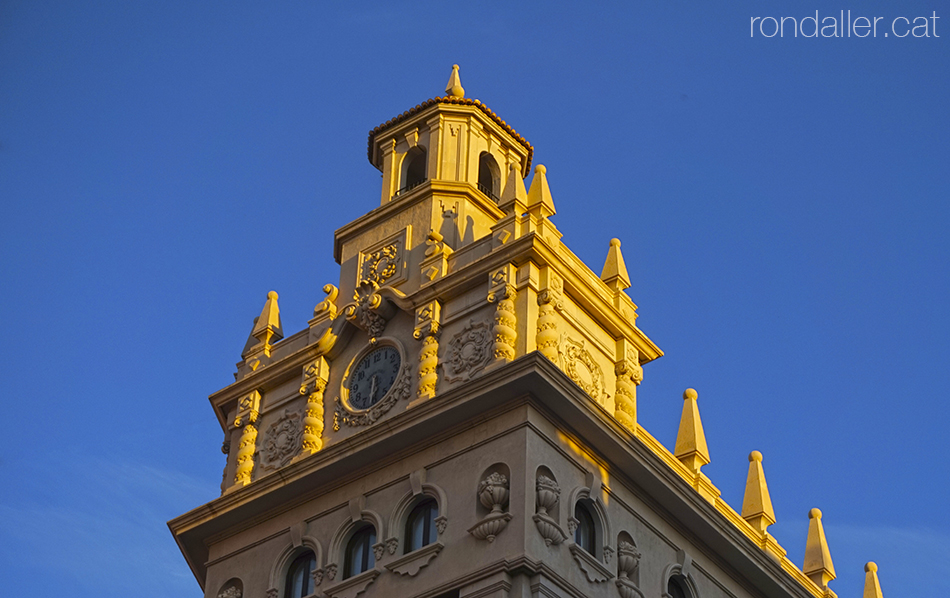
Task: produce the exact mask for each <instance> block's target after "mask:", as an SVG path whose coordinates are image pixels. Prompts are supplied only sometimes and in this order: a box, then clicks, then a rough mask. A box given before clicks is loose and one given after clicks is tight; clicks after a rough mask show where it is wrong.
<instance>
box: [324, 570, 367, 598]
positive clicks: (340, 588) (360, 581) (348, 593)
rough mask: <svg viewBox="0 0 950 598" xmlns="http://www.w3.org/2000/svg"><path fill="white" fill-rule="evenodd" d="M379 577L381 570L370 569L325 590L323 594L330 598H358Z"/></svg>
mask: <svg viewBox="0 0 950 598" xmlns="http://www.w3.org/2000/svg"><path fill="white" fill-rule="evenodd" d="M377 577H379V570H378V569H370V570H368V571H364V572H362V573H360V574H359V575H354V576H353V577H350V578H348V579H345V580H343V581H341V582H340V583H338V584H336V585H334V586H331V587H329V588H327V589H325V590H324V591H323V593H324V594H326V595H327V596H329V597H330V598H356V597H357V596H359V595H360V594H362V593H363V592H365V591H366V588H368V587H369V585H370V584H371V583H373V582H374V581H376V578H377Z"/></svg>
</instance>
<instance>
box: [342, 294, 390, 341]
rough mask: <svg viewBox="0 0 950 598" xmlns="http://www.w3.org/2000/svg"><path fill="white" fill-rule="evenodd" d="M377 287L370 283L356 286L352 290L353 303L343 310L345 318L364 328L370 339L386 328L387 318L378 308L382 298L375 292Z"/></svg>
mask: <svg viewBox="0 0 950 598" xmlns="http://www.w3.org/2000/svg"><path fill="white" fill-rule="evenodd" d="M378 288H379V287H377V286H374V285H372V284H370V283H364V284H361V285H359V286H357V287H356V290H355V291H354V292H353V301H354V303H350V304H349V305H347V306H346V307H345V308H344V310H343V313H344V315H345V316H346V319H347V320H349V321H351V322H353V323H354V324H356V325H357V326H358V327H359V328H362V329H363V330H365V331H366V332H367V333H368V334H369V336H370V339H371V340H375V339H376V337H378V336H382V334H383V331H384V330H385V329H386V321H387V318H386V317H384V315H383V313H382V310H381V309H380V308H382V307H383V298H382V296H381V295H379V294H378V293H377V292H376V290H377V289H378Z"/></svg>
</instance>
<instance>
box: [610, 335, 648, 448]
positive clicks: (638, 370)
mask: <svg viewBox="0 0 950 598" xmlns="http://www.w3.org/2000/svg"><path fill="white" fill-rule="evenodd" d="M624 354H625V358H624V359H623V360H621V361H618V362H617V363H616V364H615V365H614V374H616V376H617V393H616V397H615V403H616V411H614V417H616V418H617V421H619V422H620V423H622V424H623V425H624V426H626V427H627V428H629V429H630V430H635V429H636V424H637V386H638V385H639V384H640V382H642V381H643V368H642V367H640V359H639V353H638V352H637V350H636V349H634V348H632V347H628V348H627V349H626V350H625V351H624Z"/></svg>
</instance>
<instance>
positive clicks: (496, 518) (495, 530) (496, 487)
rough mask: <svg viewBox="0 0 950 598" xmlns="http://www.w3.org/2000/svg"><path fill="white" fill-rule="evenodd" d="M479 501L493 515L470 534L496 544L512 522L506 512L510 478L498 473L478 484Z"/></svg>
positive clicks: (477, 525) (489, 515) (473, 528)
mask: <svg viewBox="0 0 950 598" xmlns="http://www.w3.org/2000/svg"><path fill="white" fill-rule="evenodd" d="M478 500H479V502H481V503H482V505H483V506H484V507H485V508H486V509H491V513H489V514H488V516H487V517H485V518H484V519H482V520H481V521H479V522H478V523H476V524H475V525H474V526H472V527H471V528H469V530H468V533H470V534H472V535H473V536H475V537H476V538H478V539H479V540H488V541H489V542H494V541H495V537H496V536H498V534H500V533H501V532H502V530H504V529H505V526H507V525H508V522H509V521H511V513H506V512H504V507H505V505H506V504H508V478H507V477H505V476H504V475H503V474H501V473H497V472H496V473H493V474H491V475H489V476H488V477H487V478H485V479H484V480H482V481H481V483H479V484H478Z"/></svg>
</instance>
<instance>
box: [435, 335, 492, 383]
mask: <svg viewBox="0 0 950 598" xmlns="http://www.w3.org/2000/svg"><path fill="white" fill-rule="evenodd" d="M491 346H492V333H491V329H490V327H489V325H488V324H487V323H486V322H479V323H477V324H476V323H475V321H474V320H469V321H468V324H467V325H466V326H465V328H463V329H462V331H461V332H459V333H458V334H456V335H455V336H454V337H452V340H451V341H449V346H448V351H447V354H446V356H445V359H444V360H443V363H442V370H443V371H444V372H445V381H446V382H458V381H460V380H468V379H469V378H471V377H472V376H474V375H475V374H477V373H478V372H479V371H481V369H482V368H484V367H485V366H486V365H488V362H489V361H490V360H491V356H492V354H491Z"/></svg>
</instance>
